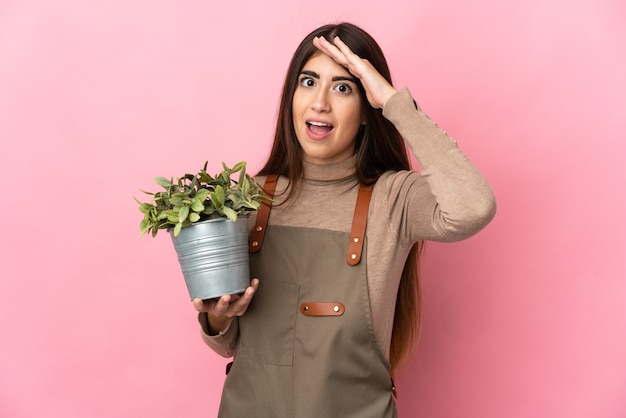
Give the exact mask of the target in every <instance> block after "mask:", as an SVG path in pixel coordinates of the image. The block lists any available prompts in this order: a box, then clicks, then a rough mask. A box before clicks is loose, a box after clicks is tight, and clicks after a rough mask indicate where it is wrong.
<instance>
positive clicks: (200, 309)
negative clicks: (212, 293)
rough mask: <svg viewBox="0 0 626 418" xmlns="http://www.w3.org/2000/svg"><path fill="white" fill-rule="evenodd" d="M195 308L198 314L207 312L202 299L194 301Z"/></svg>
mask: <svg viewBox="0 0 626 418" xmlns="http://www.w3.org/2000/svg"><path fill="white" fill-rule="evenodd" d="M193 307H194V308H195V309H196V311H198V312H205V310H204V303H203V302H202V299H200V298H195V299H194V300H193Z"/></svg>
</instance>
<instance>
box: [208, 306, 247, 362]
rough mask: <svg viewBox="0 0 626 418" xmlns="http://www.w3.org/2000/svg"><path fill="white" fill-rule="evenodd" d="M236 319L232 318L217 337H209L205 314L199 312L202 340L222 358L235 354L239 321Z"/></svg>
mask: <svg viewBox="0 0 626 418" xmlns="http://www.w3.org/2000/svg"><path fill="white" fill-rule="evenodd" d="M237 319H238V318H234V319H233V320H232V322H231V323H230V325H229V326H228V328H226V329H225V330H224V331H222V332H220V333H219V334H217V335H211V333H210V331H209V321H208V318H207V315H206V313H204V312H200V313H199V314H198V322H199V323H200V334H201V336H202V340H203V341H204V342H205V343H206V345H208V346H209V347H210V348H211V349H212V350H213V351H215V352H216V353H217V354H219V355H220V356H222V357H232V356H233V355H234V354H235V350H236V348H237V342H238V341H239V321H238V320H237Z"/></svg>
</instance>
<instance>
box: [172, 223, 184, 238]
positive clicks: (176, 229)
mask: <svg viewBox="0 0 626 418" xmlns="http://www.w3.org/2000/svg"><path fill="white" fill-rule="evenodd" d="M181 229H183V224H182V223H180V222H179V223H177V224H176V226H175V227H174V236H175V237H177V236H178V234H180V230H181Z"/></svg>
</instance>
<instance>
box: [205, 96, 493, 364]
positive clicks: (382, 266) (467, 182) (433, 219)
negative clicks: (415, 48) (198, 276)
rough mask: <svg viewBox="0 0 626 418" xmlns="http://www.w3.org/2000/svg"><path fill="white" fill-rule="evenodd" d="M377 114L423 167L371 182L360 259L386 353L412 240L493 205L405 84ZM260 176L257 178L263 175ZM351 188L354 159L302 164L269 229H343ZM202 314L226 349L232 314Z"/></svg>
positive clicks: (446, 229)
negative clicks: (292, 194)
mask: <svg viewBox="0 0 626 418" xmlns="http://www.w3.org/2000/svg"><path fill="white" fill-rule="evenodd" d="M383 115H384V116H385V117H386V118H387V119H389V120H390V121H391V122H392V123H393V124H394V126H396V128H397V129H398V131H399V132H400V134H401V135H402V137H403V138H404V139H405V141H406V142H407V144H408V145H409V147H410V149H411V150H412V152H413V154H414V155H415V156H416V157H417V159H418V161H419V163H420V165H421V167H422V171H421V173H418V172H416V171H401V172H387V173H385V174H383V175H382V176H381V177H380V179H379V180H378V181H377V183H376V184H375V186H374V190H373V192H372V199H371V204H370V208H369V215H368V224H367V231H366V239H367V241H366V242H367V260H366V263H367V280H368V286H369V296H370V306H371V314H372V320H373V326H374V334H375V336H376V339H377V342H378V344H379V346H380V349H381V351H382V352H383V354H384V355H385V356H386V358H389V345H390V341H391V331H392V326H393V315H394V306H395V302H396V294H397V289H398V284H399V281H400V276H401V273H402V268H403V266H404V261H405V259H406V256H407V254H408V252H409V251H410V249H411V247H412V245H413V244H414V243H415V242H416V241H418V240H433V241H445V242H451V241H459V240H462V239H465V238H468V237H469V236H471V235H473V234H475V233H477V232H478V231H480V230H481V229H482V228H483V227H484V226H486V225H487V224H488V223H489V221H490V220H491V219H492V218H493V216H494V214H495V208H496V205H495V197H494V194H493V192H492V190H491V188H490V187H489V185H488V184H487V182H486V181H485V179H484V178H483V177H482V175H481V174H480V173H479V172H478V170H477V169H476V168H475V167H474V166H473V165H472V164H471V163H470V162H469V161H468V160H467V158H466V157H465V156H464V155H463V153H462V152H461V151H460V150H459V149H458V147H457V146H456V143H455V142H454V141H453V140H451V139H450V138H449V137H448V136H447V134H446V133H445V132H444V131H442V130H441V129H439V127H438V126H437V125H436V124H435V123H434V122H432V121H431V120H430V119H429V118H428V117H427V116H426V115H425V114H424V113H423V112H422V111H421V110H417V109H416V107H415V104H414V101H413V98H412V97H411V95H410V93H409V91H408V90H407V89H406V88H405V89H402V90H400V91H399V92H398V93H396V94H395V95H394V96H392V97H391V99H389V101H388V102H387V104H386V105H385V108H384V109H383ZM259 181H260V182H261V184H262V182H263V181H264V179H259ZM285 187H286V179H284V178H281V179H280V180H279V182H278V185H277V193H276V196H275V203H280V202H281V201H282V200H283V199H284V196H285V194H283V195H281V193H280V192H281V190H283V191H284V189H285ZM357 191H358V182H357V180H356V178H355V176H354V159H349V160H346V161H343V162H340V163H337V164H332V165H314V164H307V163H305V165H304V180H303V183H302V186H301V192H300V193H299V195H298V197H297V199H294V200H292V201H291V202H290V203H288V204H285V205H283V206H281V205H276V204H275V205H274V207H273V208H272V214H271V216H270V221H269V228H270V229H271V225H272V224H274V225H289V226H300V227H308V228H321V229H328V230H335V231H343V232H349V231H350V228H351V225H352V215H353V210H354V204H355V201H356V194H357ZM253 222H254V219H251V223H250V225H251V226H252V225H253ZM346 246H347V244H346ZM346 251H347V247H346ZM205 318H206V316H205V315H204V316H203V315H200V323H201V324H202V337H203V339H204V341H205V342H206V343H207V344H208V345H209V346H210V347H211V348H212V349H213V350H215V351H216V352H217V353H218V354H220V355H222V356H224V357H230V356H232V355H233V354H234V352H235V350H236V345H237V338H238V325H237V324H238V323H237V321H236V320H234V321H233V322H232V323H231V325H230V327H229V328H228V329H227V330H225V331H223V332H221V333H220V334H218V335H215V336H210V335H208V333H207V327H206V319H205Z"/></svg>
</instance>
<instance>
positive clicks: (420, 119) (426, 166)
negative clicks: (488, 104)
mask: <svg viewBox="0 0 626 418" xmlns="http://www.w3.org/2000/svg"><path fill="white" fill-rule="evenodd" d="M383 115H384V116H385V117H386V118H387V119H388V120H389V121H390V122H392V123H393V125H394V126H395V127H396V129H398V131H399V132H400V135H402V137H403V138H404V140H405V141H406V143H407V145H408V146H409V148H410V149H411V151H412V152H413V154H414V155H415V157H416V158H417V160H418V162H419V163H420V166H421V168H422V170H421V172H420V173H417V172H415V171H409V172H400V173H394V174H390V175H389V176H385V177H384V181H385V182H386V184H385V190H386V193H385V194H386V201H387V202H388V203H387V206H388V207H387V211H388V215H389V216H390V219H398V220H399V221H398V222H399V224H398V225H395V227H393V229H395V230H396V231H399V235H400V237H399V238H400V239H401V240H403V241H405V242H407V243H411V242H415V241H418V240H422V239H429V240H434V241H446V242H450V241H459V240H462V239H465V238H468V237H470V236H472V235H473V234H475V233H477V232H478V231H480V230H481V229H482V228H484V227H485V226H486V225H487V224H488V223H489V222H490V221H491V219H493V217H494V215H495V211H496V201H495V196H494V193H493V191H492V189H491V187H490V186H489V184H488V183H487V181H486V180H485V178H484V177H483V176H482V175H481V174H480V172H479V171H478V170H477V169H476V167H474V165H473V164H472V163H471V162H470V161H469V160H468V159H467V157H466V156H465V155H464V154H463V153H462V152H461V150H459V148H458V147H457V144H456V142H455V141H453V140H452V139H451V138H450V137H449V136H448V135H447V134H446V132H445V131H443V130H442V129H440V128H439V127H438V126H437V124H435V123H434V122H433V121H432V120H431V119H430V118H429V117H428V116H427V115H426V114H425V113H424V112H422V111H421V110H420V109H419V107H418V106H417V105H416V104H415V101H414V100H413V98H412V97H411V94H410V92H409V91H408V89H406V88H403V89H402V90H399V91H398V92H397V93H396V94H395V95H393V96H392V97H391V98H390V99H389V100H388V101H387V103H386V104H385V107H384V109H383ZM425 219H427V220H429V222H425V221H424V220H425Z"/></svg>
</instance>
